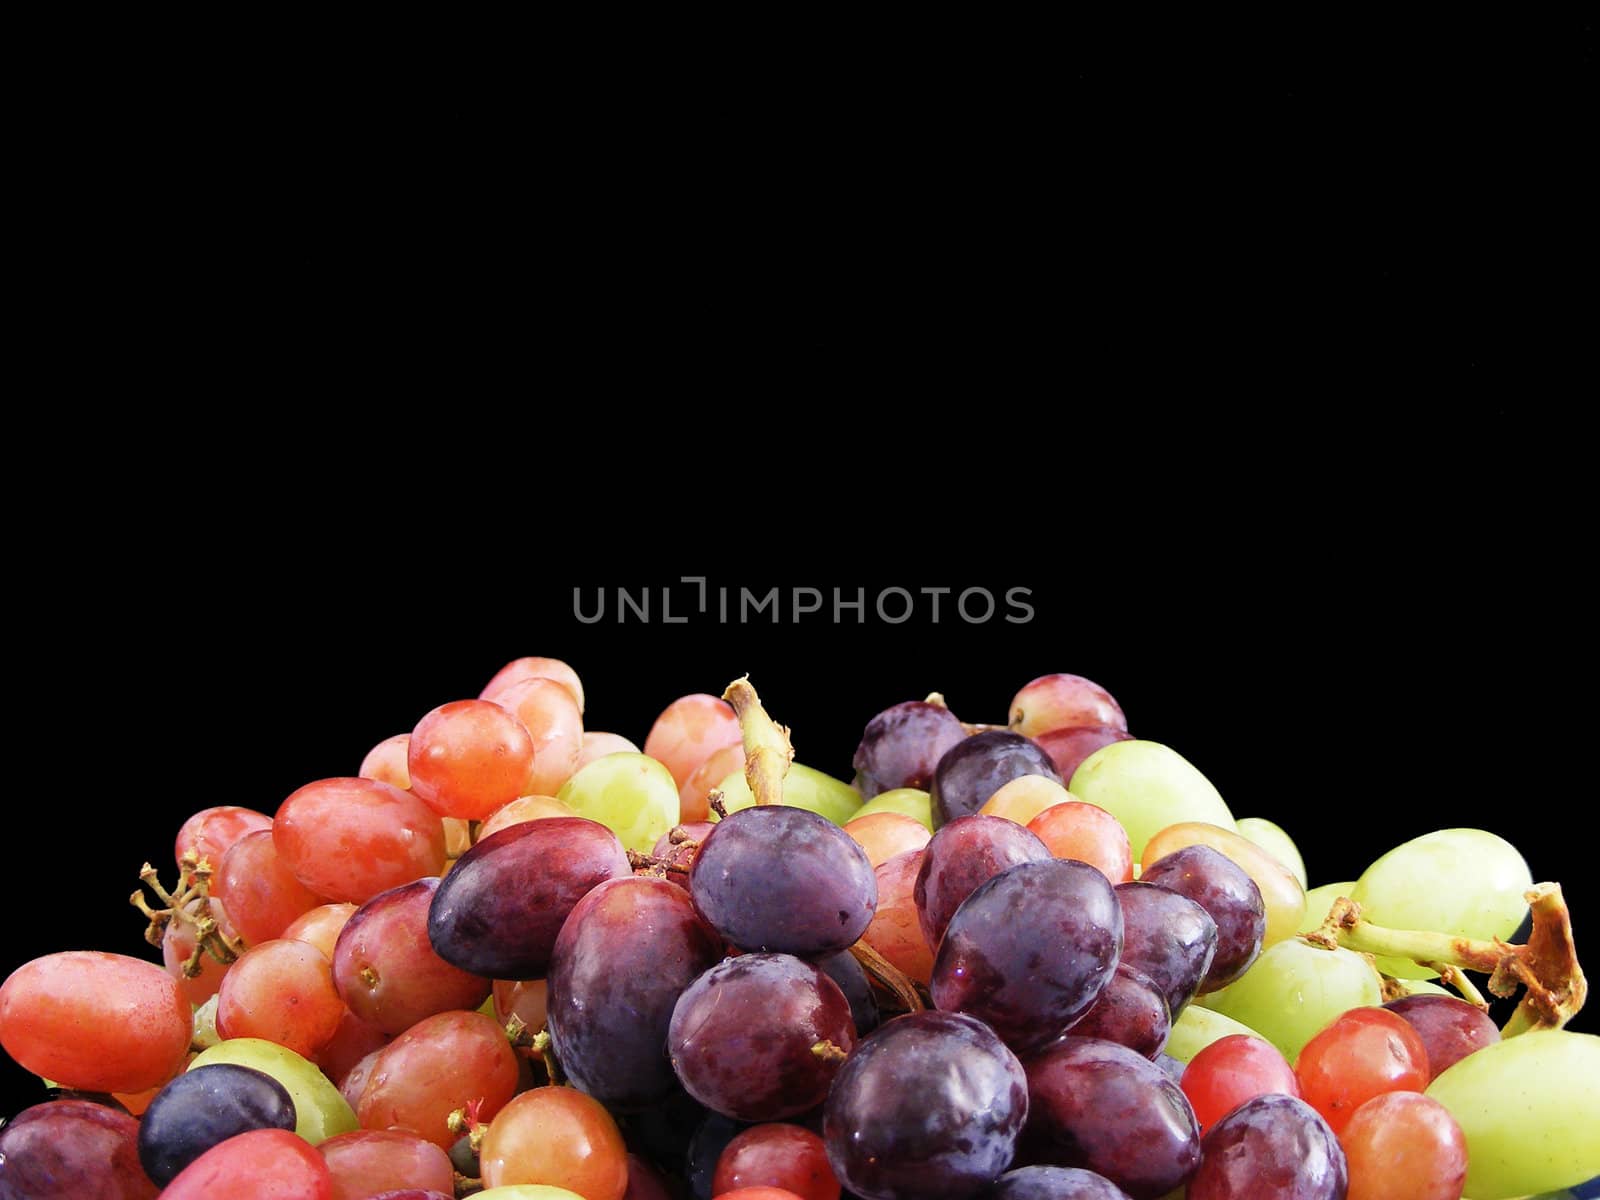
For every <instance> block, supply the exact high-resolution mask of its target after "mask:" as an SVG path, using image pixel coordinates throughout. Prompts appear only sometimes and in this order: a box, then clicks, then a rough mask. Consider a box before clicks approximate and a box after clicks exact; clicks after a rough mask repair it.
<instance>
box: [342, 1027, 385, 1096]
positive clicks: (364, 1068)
mask: <svg viewBox="0 0 1600 1200" xmlns="http://www.w3.org/2000/svg"><path fill="white" fill-rule="evenodd" d="M387 1045H388V1043H387V1042H385V1043H384V1046H387ZM384 1046H379V1047H378V1048H377V1049H376V1050H373V1051H371V1052H370V1053H368V1054H366V1055H364V1056H363V1057H362V1058H360V1059H359V1060H357V1062H356V1065H355V1066H353V1067H351V1068H350V1070H349V1071H348V1072H346V1073H345V1076H344V1078H343V1079H341V1080H339V1095H341V1096H343V1097H344V1100H345V1103H346V1104H348V1105H349V1106H350V1111H351V1112H352V1113H353V1112H355V1110H356V1107H357V1106H358V1105H359V1104H360V1103H361V1094H362V1093H363V1092H365V1091H366V1090H367V1080H369V1079H371V1078H372V1068H373V1067H375V1066H377V1065H378V1055H380V1054H382V1053H383V1050H384Z"/></svg>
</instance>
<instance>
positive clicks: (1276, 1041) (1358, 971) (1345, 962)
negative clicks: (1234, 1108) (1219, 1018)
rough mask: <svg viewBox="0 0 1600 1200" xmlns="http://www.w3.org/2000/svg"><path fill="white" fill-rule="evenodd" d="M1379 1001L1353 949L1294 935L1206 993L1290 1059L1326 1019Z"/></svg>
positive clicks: (1367, 965)
mask: <svg viewBox="0 0 1600 1200" xmlns="http://www.w3.org/2000/svg"><path fill="white" fill-rule="evenodd" d="M1382 1003H1383V981H1382V980H1381V979H1379V978H1378V972H1377V971H1376V970H1374V969H1373V966H1372V963H1371V962H1370V961H1369V960H1368V959H1367V958H1366V957H1364V956H1363V955H1360V954H1356V953H1354V952H1353V951H1350V950H1345V949H1339V950H1323V949H1321V948H1320V947H1317V946H1312V945H1311V944H1310V943H1308V942H1305V941H1302V940H1301V939H1299V938H1291V939H1289V940H1288V941H1287V942H1279V943H1278V944H1277V945H1276V946H1274V947H1272V949H1270V950H1268V951H1267V952H1266V953H1265V954H1263V955H1262V956H1261V958H1260V959H1259V960H1257V962H1256V964H1255V966H1253V967H1251V968H1250V970H1249V971H1247V972H1246V973H1245V975H1244V977H1243V978H1241V979H1239V980H1237V981H1236V982H1235V983H1233V984H1231V985H1230V986H1229V987H1227V988H1225V989H1223V990H1222V991H1220V992H1218V993H1216V994H1215V995H1214V996H1209V997H1207V998H1206V1004H1207V1005H1209V1006H1210V1007H1212V1008H1214V1009H1216V1011H1218V1012H1220V1013H1223V1014H1224V1015H1226V1016H1230V1017H1233V1018H1234V1019H1235V1020H1237V1021H1242V1022H1243V1023H1244V1024H1245V1025H1246V1026H1247V1027H1249V1029H1250V1030H1251V1031H1252V1032H1255V1033H1258V1034H1260V1035H1261V1036H1262V1037H1264V1038H1266V1039H1267V1041H1269V1042H1271V1043H1272V1044H1273V1045H1274V1046H1276V1047H1277V1048H1278V1052H1279V1053H1280V1054H1282V1055H1283V1056H1284V1057H1285V1058H1287V1059H1288V1060H1289V1061H1290V1062H1293V1061H1295V1059H1297V1058H1298V1057H1299V1056H1300V1050H1301V1048H1302V1047H1304V1046H1305V1044H1306V1043H1307V1042H1309V1041H1310V1040H1311V1039H1312V1038H1313V1037H1315V1036H1316V1034H1317V1033H1318V1032H1320V1031H1321V1030H1322V1029H1323V1028H1324V1027H1325V1026H1326V1025H1327V1024H1328V1022H1330V1021H1332V1020H1333V1019H1334V1018H1335V1017H1337V1016H1339V1015H1340V1014H1341V1013H1344V1012H1347V1011H1349V1010H1350V1009H1352V1008H1359V1007H1362V1006H1375V1005H1379V1004H1382Z"/></svg>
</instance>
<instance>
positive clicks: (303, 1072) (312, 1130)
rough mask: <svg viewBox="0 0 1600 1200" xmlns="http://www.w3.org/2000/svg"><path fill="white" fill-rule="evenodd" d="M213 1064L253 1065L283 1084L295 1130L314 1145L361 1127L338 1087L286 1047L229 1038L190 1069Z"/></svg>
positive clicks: (198, 1056) (206, 1053) (205, 1054)
mask: <svg viewBox="0 0 1600 1200" xmlns="http://www.w3.org/2000/svg"><path fill="white" fill-rule="evenodd" d="M211 1063H235V1064H237V1065H239V1066H241V1067H254V1068H255V1069H256V1070H258V1071H264V1072H265V1073H266V1074H268V1075H271V1076H272V1077H273V1078H274V1079H276V1080H277V1081H278V1082H279V1083H281V1084H283V1086H284V1089H285V1090H286V1091H287V1092H288V1093H289V1099H291V1100H293V1101H294V1111H295V1126H294V1131H295V1132H296V1133H298V1134H299V1135H300V1136H301V1137H303V1138H305V1140H306V1141H308V1142H310V1143H311V1144H312V1145H313V1146H315V1145H318V1144H320V1143H322V1142H325V1141H327V1140H328V1139H329V1138H331V1137H333V1136H334V1135H335V1134H340V1133H353V1132H355V1131H356V1130H357V1129H358V1128H360V1123H359V1122H358V1121H357V1120H356V1114H355V1113H353V1112H351V1111H350V1105H349V1104H348V1103H346V1101H345V1098H344V1097H343V1096H341V1095H340V1094H339V1089H338V1088H336V1087H334V1086H333V1084H332V1083H331V1082H329V1080H328V1077H327V1076H326V1075H324V1074H323V1073H322V1072H321V1071H319V1070H318V1069H317V1068H316V1067H314V1066H312V1065H311V1063H309V1062H307V1061H306V1060H305V1059H303V1058H301V1057H300V1056H299V1055H298V1054H296V1053H295V1052H294V1051H293V1050H290V1049H289V1048H288V1047H287V1046H280V1045H278V1044H277V1043H276V1042H268V1041H264V1040H262V1039H261V1038H230V1039H229V1040H227V1041H225V1042H218V1043H217V1044H216V1045H215V1046H213V1047H211V1049H209V1050H205V1051H202V1052H201V1053H200V1054H197V1055H196V1056H195V1059H194V1061H193V1062H191V1063H190V1064H189V1070H191V1071H192V1070H194V1068H196V1067H204V1066H207V1065H209V1064H211Z"/></svg>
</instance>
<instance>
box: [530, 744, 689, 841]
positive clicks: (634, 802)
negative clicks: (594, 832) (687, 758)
mask: <svg viewBox="0 0 1600 1200" xmlns="http://www.w3.org/2000/svg"><path fill="white" fill-rule="evenodd" d="M556 799H557V800H559V801H561V803H563V804H565V805H566V806H567V807H568V808H570V809H571V810H572V811H573V812H575V813H577V814H578V815H579V816H580V817H587V818H589V820H591V821H598V822H600V824H602V825H604V826H605V827H606V828H607V829H609V830H611V832H612V833H614V834H616V835H617V840H618V841H619V842H621V843H622V845H623V848H624V849H627V850H637V851H638V852H639V853H640V854H649V853H650V852H651V850H653V849H654V848H655V844H656V842H657V840H659V839H660V838H661V836H662V835H663V834H665V833H666V832H667V831H668V830H670V829H671V828H672V827H673V826H674V825H676V824H677V823H678V785H677V784H676V783H674V782H673V781H672V772H671V771H669V770H667V768H666V767H664V766H663V765H662V764H661V763H658V762H657V761H656V760H655V759H653V758H651V757H649V756H648V755H644V754H630V753H628V752H627V751H626V750H623V751H619V752H618V753H616V754H608V755H606V756H605V757H604V758H597V759H595V760H594V761H593V762H592V763H590V764H589V765H588V766H586V767H584V768H583V769H582V770H580V771H579V772H578V773H577V774H576V775H574V776H573V777H572V778H571V779H569V780H567V781H566V782H565V783H563V784H562V785H561V790H560V791H559V792H557V793H556Z"/></svg>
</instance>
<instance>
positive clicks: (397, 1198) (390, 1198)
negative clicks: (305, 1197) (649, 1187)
mask: <svg viewBox="0 0 1600 1200" xmlns="http://www.w3.org/2000/svg"><path fill="white" fill-rule="evenodd" d="M545 1190H546V1194H547V1195H549V1194H559V1195H560V1196H562V1197H563V1200H564V1198H565V1197H568V1196H571V1195H572V1193H571V1192H568V1191H562V1190H560V1189H555V1190H554V1191H552V1189H545ZM500 1192H501V1194H502V1195H504V1194H505V1192H506V1189H505V1188H501V1189H500ZM473 1195H474V1196H481V1195H483V1193H482V1192H474V1193H473ZM334 1200H340V1197H337V1196H336V1197H334ZM367 1200H455V1188H454V1187H452V1188H451V1189H450V1190H449V1191H448V1192H441V1191H437V1190H435V1189H434V1188H401V1189H400V1190H399V1191H396V1192H378V1193H377V1194H376V1195H372V1196H368V1197H367ZM577 1200H583V1197H581V1196H579V1197H577Z"/></svg>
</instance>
